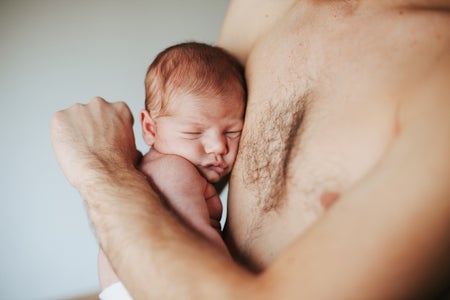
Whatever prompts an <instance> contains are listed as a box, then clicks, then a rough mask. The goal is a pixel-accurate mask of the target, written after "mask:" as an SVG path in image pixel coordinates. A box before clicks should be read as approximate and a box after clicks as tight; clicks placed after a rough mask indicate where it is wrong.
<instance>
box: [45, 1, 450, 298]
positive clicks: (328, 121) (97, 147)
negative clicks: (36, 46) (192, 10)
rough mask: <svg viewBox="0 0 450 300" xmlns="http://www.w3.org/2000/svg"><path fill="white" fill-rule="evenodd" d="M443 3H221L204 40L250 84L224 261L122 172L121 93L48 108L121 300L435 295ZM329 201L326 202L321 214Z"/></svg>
mask: <svg viewBox="0 0 450 300" xmlns="http://www.w3.org/2000/svg"><path fill="white" fill-rule="evenodd" d="M449 6H450V5H449V3H448V1H436V2H435V1H416V2H413V1H376V2H375V1H288V0H286V1H276V2H275V1H258V2H257V3H256V0H248V1H231V3H230V8H229V11H228V14H227V17H226V19H225V23H224V26H223V30H222V33H221V37H220V39H219V45H221V46H223V47H225V48H226V49H228V50H229V51H231V52H232V53H233V54H235V55H236V56H237V57H238V58H239V59H240V60H241V62H243V63H244V64H245V66H246V77H247V83H248V95H249V98H248V106H247V110H246V123H245V125H244V129H243V132H242V137H241V144H240V149H239V153H238V156H237V160H236V164H235V168H234V170H233V173H232V176H231V182H230V194H229V195H230V196H229V197H230V198H229V208H228V209H229V210H228V212H229V219H228V223H227V224H228V225H227V228H226V235H227V242H228V245H229V246H230V248H231V249H232V254H233V255H234V257H235V258H237V259H238V260H239V261H240V262H241V264H240V265H238V264H232V263H230V262H229V260H227V259H225V258H223V257H221V256H220V255H217V253H218V250H217V249H215V248H214V247H212V246H210V245H209V244H208V242H207V241H205V240H204V239H202V238H200V237H199V236H198V235H195V234H194V233H192V232H191V231H190V230H188V229H187V228H186V227H185V226H183V225H182V224H180V222H179V221H178V220H177V218H176V217H175V216H173V214H172V213H171V212H170V211H168V210H167V209H165V207H164V206H163V205H162V204H161V202H160V201H159V197H158V195H157V194H156V193H155V192H154V191H153V190H152V189H151V188H150V187H149V186H148V184H147V183H146V180H145V177H143V176H142V175H141V174H140V173H139V172H138V171H137V170H136V168H134V167H133V162H135V161H136V160H135V159H136V158H137V156H136V151H135V148H134V146H133V145H134V144H131V143H132V142H133V137H132V130H131V117H130V113H129V111H128V109H127V108H126V107H125V106H124V104H121V103H119V104H107V103H106V102H104V100H102V99H95V100H94V101H93V102H91V103H90V104H89V105H87V106H81V105H76V106H74V107H72V108H71V109H68V110H65V111H62V112H59V113H57V114H56V115H55V117H54V118H53V121H52V143H53V147H54V150H55V154H56V157H57V159H58V162H59V164H60V166H61V167H62V169H63V171H64V173H65V175H66V176H67V178H68V180H69V181H70V182H71V183H72V184H73V185H74V186H75V187H76V188H78V189H79V191H80V193H81V195H82V197H83V199H84V200H85V201H86V204H87V208H88V212H89V216H90V218H91V220H92V222H93V225H94V227H95V229H96V233H97V236H98V239H99V241H100V244H101V245H102V248H103V249H104V250H105V252H106V253H107V255H108V258H109V259H110V260H111V262H112V265H113V266H114V268H115V269H116V270H117V271H118V274H119V275H120V277H121V278H123V281H124V283H125V285H126V286H127V288H128V289H129V291H130V292H131V294H132V295H133V297H134V298H136V299H153V298H154V299H160V298H164V299H172V298H174V299H179V298H184V299H211V298H214V299H217V298H219V299H220V298H222V299H252V298H253V299H254V298H256V299H266V298H267V299H433V298H435V297H437V296H439V295H442V294H443V293H444V292H445V290H444V289H445V288H446V287H447V286H448V283H449V281H448V278H449V276H450V274H449V270H450V235H449V234H448V228H450V201H448V199H450V185H449V184H448V180H446V179H447V178H450V158H449V155H448V153H450V140H449V139H448V136H450V118H449V117H448V116H449V113H450V90H449V86H450V85H449V84H448V78H450V74H449V73H450V54H449V53H450V52H449V51H448V49H449V46H450V33H449V32H448V28H449V27H450V18H449V16H448V13H447V12H448V11H449V9H448V7H449ZM250 8H251V9H250ZM100 124H102V126H99V125H100ZM104 125H107V126H108V127H107V128H108V131H105V130H103V129H102V127H104ZM94 141H95V142H94ZM111 182H114V183H116V184H111ZM327 194H328V195H330V194H334V195H338V198H337V199H338V200H337V201H335V202H334V203H333V205H332V206H331V207H330V208H329V209H328V211H325V209H324V207H323V206H322V204H321V199H324V198H327V197H328V196H326V195H327ZM324 195H325V196H324ZM125 200H126V201H125ZM322 201H323V200H322ZM161 224H164V226H161ZM194 270H195V271H194Z"/></svg>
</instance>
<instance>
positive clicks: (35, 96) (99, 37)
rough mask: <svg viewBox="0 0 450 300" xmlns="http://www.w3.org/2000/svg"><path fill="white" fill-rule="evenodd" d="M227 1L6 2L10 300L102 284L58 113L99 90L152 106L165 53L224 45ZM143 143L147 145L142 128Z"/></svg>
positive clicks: (0, 27) (0, 213)
mask: <svg viewBox="0 0 450 300" xmlns="http://www.w3.org/2000/svg"><path fill="white" fill-rule="evenodd" d="M227 6H228V1H226V0H178V1H169V0H166V1H151V0H148V1H105V0H103V1H95V0H91V1H88V0H84V1H80V0H77V1H63V0H60V1H49V0H40V1H38V0H36V1H20V0H11V1H5V0H0V97H1V98H0V100H1V106H0V108H1V109H0V122H1V127H0V140H1V147H0V160H1V167H0V168H1V169H0V170H1V171H0V172H1V173H0V176H1V178H0V191H1V196H0V199H1V201H2V202H1V208H0V222H1V223H0V299H12V300H19V299H27V300H29V299H63V298H67V297H70V296H76V295H81V294H85V293H90V292H93V291H96V290H97V289H98V284H97V274H96V255H97V244H96V242H95V239H94V236H93V234H92V230H91V228H90V226H89V224H88V221H87V217H86V213H85V210H84V207H83V204H82V201H81V200H80V197H79V195H78V193H77V192H76V191H75V190H74V189H73V188H72V187H71V186H69V184H68V183H67V182H66V181H65V179H64V177H63V175H62V173H61V171H60V170H59V168H58V166H57V165H56V162H55V160H54V158H53V153H52V149H51V146H50V142H49V123H50V119H51V116H52V114H53V113H54V112H55V111H57V110H59V109H62V108H65V107H68V106H70V105H71V104H72V103H74V102H87V101H88V100H89V99H90V98H92V97H93V96H96V95H101V96H103V97H105V98H106V99H108V100H111V101H117V100H124V101H126V102H127V103H129V105H130V106H131V108H132V111H133V113H134V114H135V116H136V115H137V113H138V112H139V111H140V109H141V108H142V107H143V101H144V100H143V99H144V98H143V95H144V90H143V78H144V74H145V71H146V68H147V66H148V64H149V63H150V61H151V60H152V59H153V57H154V56H155V55H156V53H157V52H158V51H160V50H162V49H163V48H165V47H166V46H169V45H170V44H173V43H177V42H182V41H186V40H192V39H195V40H199V41H204V42H209V43H215V41H216V39H217V36H218V33H219V29H220V26H221V24H222V21H223V17H224V16H225V13H226V8H227ZM135 132H136V134H137V141H138V147H139V148H140V149H141V150H145V149H146V148H145V147H144V144H143V143H142V139H141V136H140V130H139V126H135Z"/></svg>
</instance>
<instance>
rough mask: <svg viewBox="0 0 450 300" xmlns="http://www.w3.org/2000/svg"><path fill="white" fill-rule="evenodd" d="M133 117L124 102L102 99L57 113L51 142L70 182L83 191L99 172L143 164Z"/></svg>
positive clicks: (95, 99) (52, 124)
mask: <svg viewBox="0 0 450 300" xmlns="http://www.w3.org/2000/svg"><path fill="white" fill-rule="evenodd" d="M132 126H133V117H132V115H131V112H130V110H129V108H128V106H127V105H126V104H125V103H124V102H118V103H108V102H106V101H105V100H104V99H102V98H100V97H96V98H94V99H92V100H91V102H90V103H89V104H86V105H83V104H75V105H74V106H72V107H71V108H68V109H66V110H62V111H59V112H57V113H56V114H55V115H54V116H53V119H52V122H51V142H52V146H53V150H54V152H55V156H56V159H57V161H58V164H59V165H60V167H61V169H62V170H63V172H64V174H65V176H66V177H67V179H68V181H69V182H70V183H71V184H72V185H73V186H75V187H76V188H78V189H79V188H80V187H81V186H83V185H84V184H86V183H90V180H91V179H92V178H95V176H96V175H97V174H98V173H99V172H111V171H114V170H116V169H118V168H131V167H133V166H134V165H135V164H136V163H137V162H138V160H139V158H140V154H139V152H138V151H137V150H136V146H135V140H134V134H133V128H132Z"/></svg>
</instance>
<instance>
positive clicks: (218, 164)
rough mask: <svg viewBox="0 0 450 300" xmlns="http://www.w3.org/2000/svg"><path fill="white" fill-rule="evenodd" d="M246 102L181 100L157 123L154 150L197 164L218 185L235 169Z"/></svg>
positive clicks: (189, 97) (188, 97)
mask: <svg viewBox="0 0 450 300" xmlns="http://www.w3.org/2000/svg"><path fill="white" fill-rule="evenodd" d="M243 119H244V100H243V99H242V97H241V96H240V95H239V94H237V95H233V96H230V97H212V98H211V97H207V98H206V97H205V98H202V97H198V96H192V95H182V96H179V97H178V98H177V99H174V101H173V102H172V103H171V104H170V106H169V114H168V115H167V116H162V117H158V118H156V119H155V123H156V134H155V140H154V145H153V148H155V149H156V150H158V151H159V152H161V153H165V154H176V155H179V156H182V157H184V158H185V159H187V160H189V161H190V162H191V163H193V164H194V165H195V166H196V167H197V169H198V170H199V171H200V173H201V174H202V175H203V176H204V177H205V178H206V179H207V180H208V181H209V182H218V181H219V180H220V179H221V178H222V177H223V176H225V175H227V174H229V173H230V172H231V169H232V167H233V165H234V161H235V159H236V154H237V150H238V146H239V140H240V136H241V131H242V127H243Z"/></svg>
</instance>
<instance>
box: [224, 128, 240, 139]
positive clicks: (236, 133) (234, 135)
mask: <svg viewBox="0 0 450 300" xmlns="http://www.w3.org/2000/svg"><path fill="white" fill-rule="evenodd" d="M225 135H226V136H227V137H229V138H232V139H234V138H238V137H240V136H241V130H237V131H227V132H225Z"/></svg>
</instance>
